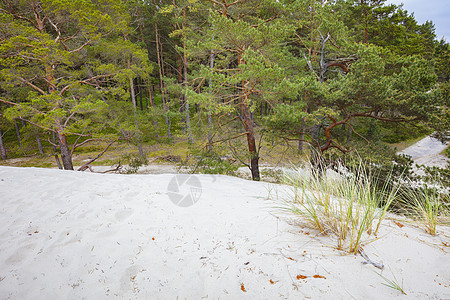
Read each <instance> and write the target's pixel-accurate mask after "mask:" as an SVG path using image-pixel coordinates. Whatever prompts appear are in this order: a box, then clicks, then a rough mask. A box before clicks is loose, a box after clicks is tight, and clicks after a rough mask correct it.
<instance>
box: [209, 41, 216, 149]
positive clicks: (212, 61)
mask: <svg viewBox="0 0 450 300" xmlns="http://www.w3.org/2000/svg"><path fill="white" fill-rule="evenodd" d="M214 58H215V57H214V50H212V49H211V53H210V54H209V67H210V68H211V69H213V68H214ZM212 84H213V82H212V78H210V79H209V89H210V90H211V88H212ZM208 150H209V151H212V118H211V113H210V112H209V110H208Z"/></svg>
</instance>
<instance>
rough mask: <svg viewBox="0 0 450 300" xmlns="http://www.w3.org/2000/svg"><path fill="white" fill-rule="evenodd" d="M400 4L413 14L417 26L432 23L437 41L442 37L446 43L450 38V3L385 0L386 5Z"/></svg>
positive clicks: (443, 0)
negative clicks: (427, 22) (426, 22)
mask: <svg viewBox="0 0 450 300" xmlns="http://www.w3.org/2000/svg"><path fill="white" fill-rule="evenodd" d="M389 3H393V4H397V5H399V4H401V3H403V4H404V5H403V8H404V9H406V10H407V11H408V13H410V14H411V13H414V17H415V18H416V20H417V22H418V23H419V24H423V23H425V21H428V20H431V21H433V24H434V27H435V28H436V35H437V39H438V40H440V39H441V38H442V37H444V39H445V40H446V41H447V42H448V41H449V37H450V22H449V19H450V1H449V0H386V4H389Z"/></svg>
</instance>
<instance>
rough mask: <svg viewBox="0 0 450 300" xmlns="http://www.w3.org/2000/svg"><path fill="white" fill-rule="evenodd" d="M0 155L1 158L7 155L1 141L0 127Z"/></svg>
mask: <svg viewBox="0 0 450 300" xmlns="http://www.w3.org/2000/svg"><path fill="white" fill-rule="evenodd" d="M0 157H1V158H2V159H3V160H6V159H7V158H8V157H7V156H6V147H5V144H4V143H3V131H2V130H1V129H0Z"/></svg>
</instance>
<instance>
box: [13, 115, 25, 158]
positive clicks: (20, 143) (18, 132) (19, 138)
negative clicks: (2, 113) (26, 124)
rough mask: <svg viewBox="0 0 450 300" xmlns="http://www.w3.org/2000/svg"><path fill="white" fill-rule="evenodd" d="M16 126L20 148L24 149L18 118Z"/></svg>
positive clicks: (15, 122)
mask: <svg viewBox="0 0 450 300" xmlns="http://www.w3.org/2000/svg"><path fill="white" fill-rule="evenodd" d="M14 128H15V129H16V135H17V141H18V142H19V146H20V149H21V150H22V151H23V146H22V138H21V137H20V129H19V125H17V121H16V120H14Z"/></svg>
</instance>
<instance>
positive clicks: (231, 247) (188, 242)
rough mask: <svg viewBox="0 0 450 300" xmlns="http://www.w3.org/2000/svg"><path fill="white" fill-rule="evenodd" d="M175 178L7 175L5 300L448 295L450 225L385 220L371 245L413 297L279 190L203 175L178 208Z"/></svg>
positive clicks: (1, 255) (0, 242) (0, 180)
mask: <svg viewBox="0 0 450 300" xmlns="http://www.w3.org/2000/svg"><path fill="white" fill-rule="evenodd" d="M174 176H175V175H174V174H168V175H115V174H103V175H102V174H92V173H86V172H85V173H81V172H68V171H60V170H50V169H36V168H12V167H0V199H1V200H0V299H303V298H309V299H397V298H398V299H450V259H449V249H450V248H449V246H450V238H449V229H448V228H440V233H439V235H437V236H435V237H432V236H429V235H427V234H425V233H424V232H423V231H422V230H421V229H419V228H415V227H412V226H411V225H408V224H407V223H405V222H403V224H404V225H405V226H404V227H402V228H400V227H399V226H397V225H395V224H394V223H393V221H389V220H388V221H386V222H385V225H384V226H383V227H382V229H381V233H380V234H379V237H380V238H379V239H378V240H376V241H374V242H372V243H370V244H367V245H366V246H365V247H364V249H365V252H366V254H367V255H369V257H370V258H371V259H372V260H374V261H382V262H383V263H384V265H385V266H386V267H385V269H384V271H383V275H384V276H386V277H388V278H391V279H392V278H393V274H394V275H395V276H396V278H397V280H398V281H399V283H401V282H402V281H403V287H404V290H405V292H406V293H407V294H408V295H407V296H405V295H402V294H401V293H400V292H398V291H396V290H393V289H391V288H388V287H386V286H384V285H382V283H383V282H384V281H383V279H382V278H381V277H380V276H378V275H377V274H376V273H375V272H379V271H380V270H378V269H376V268H375V267H373V266H372V265H367V264H361V262H363V261H364V260H363V258H362V257H361V256H355V255H348V254H346V253H344V252H342V251H338V250H336V249H335V248H334V247H333V246H334V242H333V241H332V239H330V238H327V237H322V236H318V235H317V233H315V232H314V231H312V230H308V229H307V228H300V227H296V226H293V225H289V224H288V223H286V222H285V221H284V219H283V218H282V217H280V216H279V215H277V214H276V211H275V210H274V208H273V207H274V203H273V202H271V201H268V200H267V195H268V191H269V190H271V193H272V194H273V193H274V192H275V191H276V190H277V189H283V187H282V186H277V185H272V187H270V188H268V184H267V183H261V182H259V183H258V182H251V181H246V180H243V179H238V178H233V177H227V176H211V175H196V178H197V179H198V180H199V182H200V184H201V190H199V189H193V192H194V194H195V195H196V196H200V197H199V198H198V202H197V203H195V204H194V205H192V206H190V207H179V206H176V205H174V204H173V203H172V202H171V201H170V199H169V197H168V194H167V191H168V185H169V182H170V181H171V180H172V179H173V178H174ZM190 191H191V190H190V189H189V186H187V184H184V185H183V186H181V188H180V191H179V193H180V195H187V194H189V193H190ZM200 192H201V194H200ZM299 275H301V276H299ZM314 275H319V276H316V277H314ZM302 276H306V278H303V279H302Z"/></svg>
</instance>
